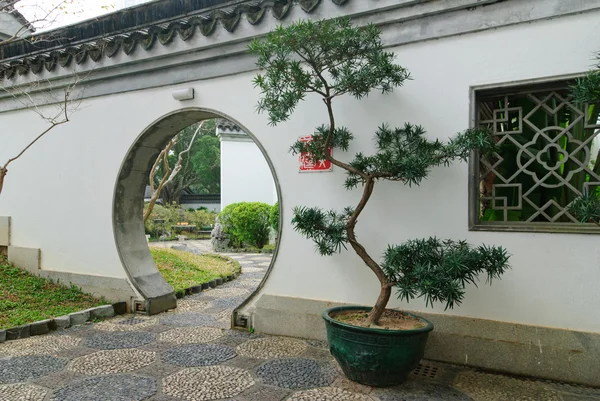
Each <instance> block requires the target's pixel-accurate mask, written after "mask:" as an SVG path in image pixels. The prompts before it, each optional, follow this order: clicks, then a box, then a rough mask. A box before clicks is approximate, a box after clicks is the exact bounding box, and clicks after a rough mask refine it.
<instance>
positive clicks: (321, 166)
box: [298, 135, 332, 173]
mask: <svg viewBox="0 0 600 401" xmlns="http://www.w3.org/2000/svg"><path fill="white" fill-rule="evenodd" d="M311 140H312V136H310V135H308V136H303V137H301V138H300V142H310V141H311ZM331 151H332V150H331V148H329V154H330V155H331ZM298 159H299V162H300V172H301V173H307V172H314V171H332V168H331V162H330V161H329V160H312V158H311V157H308V153H307V152H302V153H300V156H299V157H298Z"/></svg>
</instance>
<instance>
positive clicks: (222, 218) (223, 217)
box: [219, 203, 242, 248]
mask: <svg viewBox="0 0 600 401" xmlns="http://www.w3.org/2000/svg"><path fill="white" fill-rule="evenodd" d="M240 204H241V203H231V204H229V205H227V206H225V207H224V208H223V210H221V213H219V224H221V227H222V228H223V231H224V232H225V233H226V234H227V235H229V242H230V245H231V246H232V247H233V248H241V247H242V242H241V241H240V239H239V238H237V237H236V236H235V232H234V231H235V230H234V229H233V222H232V221H231V213H232V212H233V209H235V208H236V207H237V206H238V205H240Z"/></svg>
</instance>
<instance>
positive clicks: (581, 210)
mask: <svg viewBox="0 0 600 401" xmlns="http://www.w3.org/2000/svg"><path fill="white" fill-rule="evenodd" d="M597 58H598V60H599V61H600V53H599V54H598V56H597ZM571 89H572V95H573V99H575V101H576V102H579V103H595V106H594V107H600V64H598V65H597V68H596V70H593V71H590V72H588V73H587V75H586V76H585V77H583V78H580V79H578V80H577V83H576V84H575V85H574V86H573V87H572V88H571ZM599 155H600V153H599ZM596 163H600V160H598V158H597V159H596ZM569 212H570V213H571V214H573V215H574V216H575V217H576V218H577V219H579V221H581V222H582V223H595V224H597V225H600V190H596V191H593V192H590V193H586V194H584V195H583V196H582V197H580V198H577V199H575V201H573V202H572V203H571V204H570V205H569Z"/></svg>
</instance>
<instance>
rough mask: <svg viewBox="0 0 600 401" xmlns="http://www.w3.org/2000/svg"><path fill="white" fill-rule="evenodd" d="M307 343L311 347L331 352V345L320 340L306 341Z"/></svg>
mask: <svg viewBox="0 0 600 401" xmlns="http://www.w3.org/2000/svg"><path fill="white" fill-rule="evenodd" d="M306 343H307V344H308V345H310V346H311V347H315V348H320V349H326V350H329V343H328V342H327V341H320V340H306Z"/></svg>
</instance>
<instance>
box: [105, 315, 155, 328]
mask: <svg viewBox="0 0 600 401" xmlns="http://www.w3.org/2000/svg"><path fill="white" fill-rule="evenodd" d="M157 323H158V319H157V318H155V317H151V316H143V315H133V314H130V315H122V316H118V317H115V318H112V319H108V320H105V321H102V322H100V323H97V324H95V325H94V328H96V329H98V330H104V331H148V329H149V328H150V327H152V326H154V325H156V324H157Z"/></svg>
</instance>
